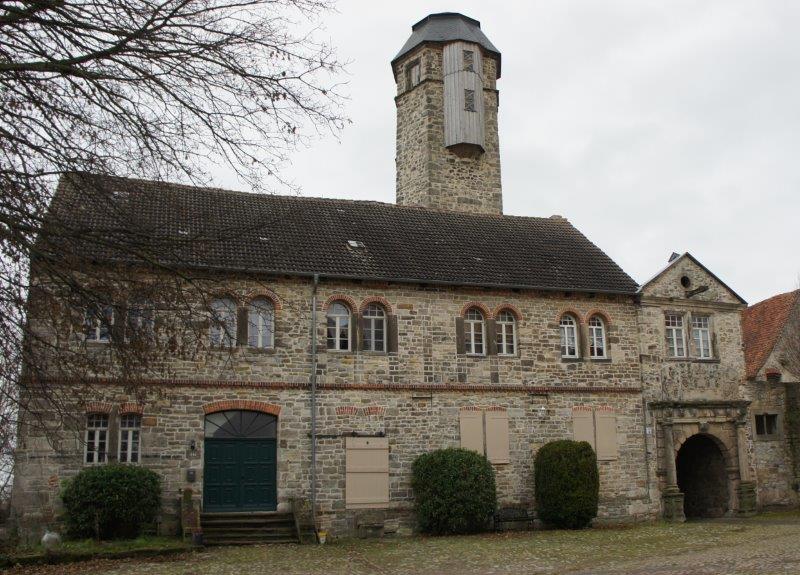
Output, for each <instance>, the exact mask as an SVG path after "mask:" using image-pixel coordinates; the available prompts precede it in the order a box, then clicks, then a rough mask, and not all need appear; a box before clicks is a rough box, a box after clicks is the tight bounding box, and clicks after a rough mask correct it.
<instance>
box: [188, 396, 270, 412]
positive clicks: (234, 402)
mask: <svg viewBox="0 0 800 575" xmlns="http://www.w3.org/2000/svg"><path fill="white" fill-rule="evenodd" d="M229 409H241V410H243V411H260V412H261V413H268V414H270V415H280V413H281V406H280V405H275V404H274V403H266V402H264V401H253V400H251V399H226V400H223V401H213V402H211V403H206V404H205V405H204V406H203V413H205V414H206V415H208V414H209V413H215V412H217V411H228V410H229Z"/></svg>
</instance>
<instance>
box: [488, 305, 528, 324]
mask: <svg viewBox="0 0 800 575" xmlns="http://www.w3.org/2000/svg"><path fill="white" fill-rule="evenodd" d="M501 311H510V312H511V313H512V314H513V315H514V317H515V318H516V320H517V321H522V312H521V311H520V310H519V308H518V307H517V306H515V305H514V304H511V303H501V304H500V305H499V306H497V307H496V308H494V312H492V315H493V316H494V317H495V318H496V317H498V316H499V315H500V312H501Z"/></svg>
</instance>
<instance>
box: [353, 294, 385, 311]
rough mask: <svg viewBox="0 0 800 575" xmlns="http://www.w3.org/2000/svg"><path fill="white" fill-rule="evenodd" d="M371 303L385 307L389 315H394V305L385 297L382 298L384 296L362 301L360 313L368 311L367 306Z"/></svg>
mask: <svg viewBox="0 0 800 575" xmlns="http://www.w3.org/2000/svg"><path fill="white" fill-rule="evenodd" d="M371 303H379V304H381V305H382V306H383V308H384V310H386V313H388V314H392V313H394V312H393V311H392V304H390V303H389V300H387V299H386V298H385V297H382V296H379V295H376V296H372V297H368V298H367V299H365V300H364V301H362V302H361V305H360V306H359V308H358V311H359V312H361V313H363V312H364V310H365V309H367V306H368V305H369V304H371Z"/></svg>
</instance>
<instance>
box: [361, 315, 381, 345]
mask: <svg viewBox="0 0 800 575" xmlns="http://www.w3.org/2000/svg"><path fill="white" fill-rule="evenodd" d="M361 317H362V321H363V324H362V325H363V326H364V350H365V351H386V311H385V310H384V309H383V307H382V306H381V305H380V304H377V303H371V304H369V305H368V306H367V309H365V310H364V313H363V314H361Z"/></svg>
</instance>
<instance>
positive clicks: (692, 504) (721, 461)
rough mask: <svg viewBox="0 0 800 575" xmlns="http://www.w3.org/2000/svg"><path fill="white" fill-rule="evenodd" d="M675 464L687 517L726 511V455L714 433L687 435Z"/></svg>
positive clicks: (727, 494) (727, 498)
mask: <svg viewBox="0 0 800 575" xmlns="http://www.w3.org/2000/svg"><path fill="white" fill-rule="evenodd" d="M675 467H676V471H677V479H678V487H679V488H680V490H681V492H682V493H683V511H684V514H685V516H686V518H687V519H689V518H696V517H722V516H723V515H725V513H726V512H727V511H728V501H729V493H728V477H727V472H726V463H725V456H724V455H723V452H722V450H721V449H720V448H719V446H718V444H717V441H715V440H714V439H713V438H712V436H710V435H707V434H698V435H693V436H692V437H690V438H689V439H687V440H686V442H685V443H684V444H683V445H682V446H681V448H680V450H679V451H678V455H677V457H676V459H675Z"/></svg>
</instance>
